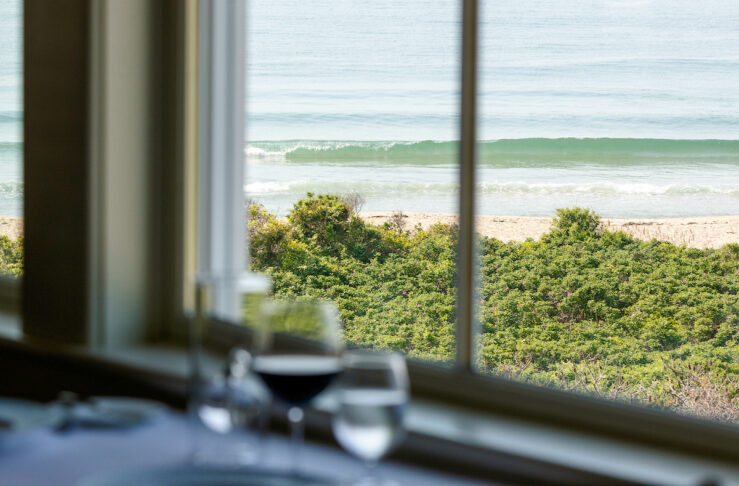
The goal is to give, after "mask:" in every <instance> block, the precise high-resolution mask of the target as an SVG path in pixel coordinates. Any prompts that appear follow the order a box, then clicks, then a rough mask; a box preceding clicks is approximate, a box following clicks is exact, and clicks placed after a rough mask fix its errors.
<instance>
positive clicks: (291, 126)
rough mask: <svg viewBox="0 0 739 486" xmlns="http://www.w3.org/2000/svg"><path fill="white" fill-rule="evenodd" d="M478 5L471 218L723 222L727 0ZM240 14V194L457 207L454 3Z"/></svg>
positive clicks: (730, 104) (737, 14)
mask: <svg viewBox="0 0 739 486" xmlns="http://www.w3.org/2000/svg"><path fill="white" fill-rule="evenodd" d="M480 4H481V17H480V18H481V24H480V34H479V39H480V49H479V54H480V58H479V86H478V91H479V98H478V138H479V139H480V141H481V142H480V144H479V147H478V153H479V157H478V160H479V164H478V170H477V180H478V200H477V209H478V212H480V213H482V214H498V215H532V216H549V215H552V214H553V212H554V209H555V208H558V207H566V206H575V205H577V206H584V207H590V208H593V209H595V210H596V211H597V212H599V213H600V214H601V215H603V216H609V217H666V216H698V215H701V216H707V215H726V214H737V213H739V142H737V141H736V140H737V139H739V49H738V48H737V46H739V2H732V1H725V0H707V1H702V2H694V1H691V0H556V1H555V0H529V1H521V0H496V1H482V2H480ZM250 6H251V9H250V16H249V26H250V29H249V33H248V39H249V43H248V58H247V61H248V66H249V71H248V79H247V92H248V105H247V107H248V110H247V114H248V117H247V136H248V144H247V147H246V149H245V153H246V157H247V180H246V183H245V189H246V192H247V195H248V197H249V198H251V199H255V200H257V201H260V202H262V203H263V204H265V205H266V206H267V208H269V209H271V210H273V211H276V212H278V213H280V214H285V213H286V212H288V211H289V209H290V208H291V206H292V204H293V203H294V202H295V201H296V200H297V199H299V198H300V197H303V196H304V195H305V193H306V192H309V191H310V192H314V193H348V192H358V193H359V194H361V195H362V196H363V197H364V198H365V199H366V202H365V204H364V206H363V210H364V211H397V210H402V211H425V212H443V213H454V212H457V210H458V209H457V208H458V201H457V199H458V184H457V181H458V170H457V167H458V161H457V153H458V151H457V149H458V146H457V144H456V143H455V142H454V141H455V140H457V139H458V138H459V81H460V73H459V64H460V58H461V56H460V52H461V47H460V46H461V44H460V32H461V25H460V19H461V2H459V1H451V0H437V1H433V2H429V1H420V0H407V1H400V2H398V1H388V0H376V1H373V2H360V1H343V2H331V1H326V0H316V1H311V2H302V1H300V0H279V1H273V0H251V2H250Z"/></svg>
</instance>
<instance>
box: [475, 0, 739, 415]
mask: <svg viewBox="0 0 739 486" xmlns="http://www.w3.org/2000/svg"><path fill="white" fill-rule="evenodd" d="M482 19H483V25H482V26H481V28H482V31H481V54H482V59H481V63H480V64H481V87H480V88H481V89H480V110H481V122H480V132H479V133H480V141H479V144H480V145H479V148H480V154H481V157H480V162H479V186H478V208H479V212H480V213H481V214H482V215H483V216H481V218H480V224H479V225H478V229H479V230H480V232H481V233H482V234H483V245H482V247H483V265H484V268H483V281H482V292H481V293H482V295H481V297H482V301H483V302H482V309H481V315H482V322H483V329H484V331H483V336H482V343H483V344H482V349H481V353H480V367H481V369H482V370H483V371H485V372H490V373H498V374H503V375H505V376H508V377H511V378H514V379H520V380H526V381H529V382H532V383H536V384H541V385H548V386H555V387H560V388H564V389H566V390H572V391H576V392H583V393H590V394H595V395H598V396H601V397H605V398H612V399H617V400H625V401H630V402H636V403H646V404H652V405H654V406H661V407H667V408H668V409H671V410H674V411H677V412H680V413H686V414H695V415H701V416H707V417H712V418H716V419H722V420H728V421H732V422H737V421H739V401H737V397H736V389H737V386H738V385H739V374H738V373H739V346H737V345H738V343H739V297H737V290H739V245H738V243H739V230H737V228H739V140H738V138H739V132H737V127H739V83H737V79H739V56H738V55H737V50H736V46H737V45H739V3H736V2H724V1H721V0H708V1H705V2H692V1H685V0H680V1H675V0H669V1H668V0H649V1H615V0H614V1H603V2H592V1H585V0H576V1H569V2H558V1H553V0H546V1H527V2H520V1H514V0H503V1H499V2H485V4H484V8H483V13H482Z"/></svg>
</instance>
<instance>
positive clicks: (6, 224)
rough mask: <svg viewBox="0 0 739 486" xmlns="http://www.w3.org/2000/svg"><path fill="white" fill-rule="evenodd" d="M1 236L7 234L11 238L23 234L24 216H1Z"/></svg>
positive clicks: (14, 238)
mask: <svg viewBox="0 0 739 486" xmlns="http://www.w3.org/2000/svg"><path fill="white" fill-rule="evenodd" d="M0 236H7V237H8V238H10V239H11V240H17V239H18V237H19V236H23V218H11V217H9V216H0Z"/></svg>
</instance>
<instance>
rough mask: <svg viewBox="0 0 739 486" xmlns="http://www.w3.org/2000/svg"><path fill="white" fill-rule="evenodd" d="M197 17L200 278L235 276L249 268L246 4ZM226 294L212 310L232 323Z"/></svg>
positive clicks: (221, 1) (227, 0)
mask: <svg viewBox="0 0 739 486" xmlns="http://www.w3.org/2000/svg"><path fill="white" fill-rule="evenodd" d="M199 17H200V18H199V22H200V31H199V50H200V56H199V61H200V64H199V73H198V76H199V80H200V82H199V101H198V110H199V121H198V124H199V130H198V132H199V133H198V141H199V143H198V159H199V160H198V192H199V211H198V213H199V214H198V223H199V224H198V274H199V275H201V276H202V275H222V276H235V275H239V274H241V273H243V272H245V271H246V269H247V267H248V256H247V250H246V249H247V248H248V242H246V231H245V224H244V222H245V221H246V219H245V218H246V212H245V210H244V186H243V181H244V142H245V137H244V106H245V96H244V83H245V76H246V65H245V50H246V44H245V42H246V38H245V32H246V7H245V2H244V1H243V0H218V1H212V0H204V1H201V2H200V5H199ZM196 278H198V277H196ZM230 290H231V291H223V292H215V293H214V295H213V299H214V300H213V302H212V305H213V308H214V312H215V313H216V314H217V315H219V316H223V317H225V318H228V317H231V318H233V319H236V318H237V317H238V309H239V306H238V303H237V293H236V292H235V289H230Z"/></svg>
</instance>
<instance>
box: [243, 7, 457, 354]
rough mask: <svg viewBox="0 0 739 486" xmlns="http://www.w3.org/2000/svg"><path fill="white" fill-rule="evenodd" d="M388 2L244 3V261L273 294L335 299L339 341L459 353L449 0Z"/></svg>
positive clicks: (453, 38) (453, 43) (453, 44)
mask: <svg viewBox="0 0 739 486" xmlns="http://www.w3.org/2000/svg"><path fill="white" fill-rule="evenodd" d="M398 7H399V5H396V4H394V3H392V2H342V3H340V4H336V3H335V2H300V1H281V2H272V1H262V0H258V1H254V2H251V3H250V10H249V15H248V17H247V18H248V28H247V32H248V35H247V63H248V64H247V93H248V98H247V110H246V113H247V118H246V135H247V146H246V161H247V168H246V188H245V190H246V195H247V198H249V204H250V212H251V217H252V219H251V221H250V223H249V224H250V236H251V238H250V241H251V264H252V268H255V269H256V270H258V271H264V272H268V273H270V274H271V276H272V277H273V280H274V285H275V292H276V294H277V296H279V297H287V296H307V297H311V296H313V297H316V298H328V299H331V300H334V301H335V302H336V303H337V304H338V306H339V307H340V310H341V313H342V317H343V321H344V325H345V336H346V338H347V340H348V342H349V343H350V344H353V345H355V346H364V347H383V348H389V349H396V350H399V351H402V352H404V353H407V354H408V355H409V356H411V357H413V358H416V359H422V360H428V361H432V362H440V363H444V362H451V361H453V360H454V358H455V352H456V351H455V322H456V315H455V305H456V303H455V293H454V287H455V283H454V275H455V273H456V240H457V237H456V232H455V231H454V230H452V228H451V227H450V226H449V223H451V222H454V221H456V220H457V216H456V215H457V214H458V209H457V208H458V204H459V202H458V197H459V196H458V173H459V161H458V143H457V139H458V131H459V121H458V120H459V31H460V26H459V8H458V4H457V3H456V2H448V1H447V2H434V3H433V4H429V3H428V2H418V1H410V2H403V8H398ZM409 25H413V28H412V29H409V28H408V27H409ZM429 213H438V214H439V215H441V218H442V219H443V220H444V221H445V222H446V223H447V224H444V225H438V226H436V227H432V223H434V222H435V221H436V220H435V218H434V217H433V216H434V214H429ZM418 224H420V225H421V226H422V227H423V230H422V231H417V230H416V225H418Z"/></svg>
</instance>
